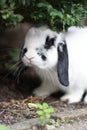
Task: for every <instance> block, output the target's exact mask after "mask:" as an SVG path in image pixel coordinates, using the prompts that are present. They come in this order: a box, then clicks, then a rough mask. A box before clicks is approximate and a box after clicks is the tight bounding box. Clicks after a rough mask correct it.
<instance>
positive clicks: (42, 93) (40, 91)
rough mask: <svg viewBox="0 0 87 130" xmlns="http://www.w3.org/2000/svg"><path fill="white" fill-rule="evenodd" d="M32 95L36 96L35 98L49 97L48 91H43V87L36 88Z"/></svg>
mask: <svg viewBox="0 0 87 130" xmlns="http://www.w3.org/2000/svg"><path fill="white" fill-rule="evenodd" d="M33 94H34V95H36V96H44V97H47V96H49V95H50V94H49V91H47V90H46V89H44V87H39V88H36V89H35V90H34V91H33Z"/></svg>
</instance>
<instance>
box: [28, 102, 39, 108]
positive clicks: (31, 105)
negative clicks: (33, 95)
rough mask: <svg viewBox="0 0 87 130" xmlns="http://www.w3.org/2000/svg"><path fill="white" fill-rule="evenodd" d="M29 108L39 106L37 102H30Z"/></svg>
mask: <svg viewBox="0 0 87 130" xmlns="http://www.w3.org/2000/svg"><path fill="white" fill-rule="evenodd" d="M28 107H29V108H37V104H34V103H28Z"/></svg>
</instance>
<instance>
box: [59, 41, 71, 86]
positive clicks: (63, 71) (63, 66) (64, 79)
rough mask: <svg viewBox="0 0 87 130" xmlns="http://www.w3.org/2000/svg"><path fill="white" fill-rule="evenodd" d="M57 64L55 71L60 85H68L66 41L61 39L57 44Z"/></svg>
mask: <svg viewBox="0 0 87 130" xmlns="http://www.w3.org/2000/svg"><path fill="white" fill-rule="evenodd" d="M57 51H58V64H57V72H58V78H59V81H60V83H61V84H62V85H64V86H68V85H69V78H68V64H69V63H68V51H67V45H66V42H65V41H63V42H61V43H59V44H58V48H57Z"/></svg>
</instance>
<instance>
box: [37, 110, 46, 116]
mask: <svg viewBox="0 0 87 130" xmlns="http://www.w3.org/2000/svg"><path fill="white" fill-rule="evenodd" d="M36 113H37V114H38V115H39V116H42V115H43V111H41V110H37V111H36ZM43 116H44V115H43Z"/></svg>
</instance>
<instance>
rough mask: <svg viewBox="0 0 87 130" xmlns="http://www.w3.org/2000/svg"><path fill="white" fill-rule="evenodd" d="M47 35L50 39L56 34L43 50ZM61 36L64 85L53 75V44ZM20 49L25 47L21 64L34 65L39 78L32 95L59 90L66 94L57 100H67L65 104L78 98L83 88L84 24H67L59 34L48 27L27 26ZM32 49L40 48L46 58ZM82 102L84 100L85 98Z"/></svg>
mask: <svg viewBox="0 0 87 130" xmlns="http://www.w3.org/2000/svg"><path fill="white" fill-rule="evenodd" d="M47 35H49V36H50V37H51V38H52V37H54V36H56V37H57V38H56V40H55V47H54V46H53V47H51V48H50V49H49V50H48V51H47V50H44V49H43V45H44V44H45V40H46V37H47ZM63 39H65V40H66V43H67V49H68V56H69V70H68V72H69V86H68V87H65V86H63V85H62V84H61V83H60V82H59V80H58V76H57V59H58V53H57V46H58V43H60V42H61V41H62V40H63ZM24 48H28V51H27V52H26V54H25V56H24V57H23V58H22V61H23V62H24V64H25V65H27V66H32V67H34V69H35V70H36V72H37V73H38V74H39V75H40V77H41V79H42V85H41V86H40V87H39V88H36V89H35V90H34V94H35V95H39V96H49V95H50V94H51V93H53V92H56V91H58V90H62V91H64V92H65V93H66V94H65V95H64V96H63V97H62V98H61V100H63V101H65V100H68V102H69V103H75V102H79V101H80V100H81V98H82V95H83V93H84V91H87V58H86V56H87V27H84V28H76V27H70V28H69V29H68V32H67V33H60V34H57V33H56V32H53V31H52V30H50V29H48V28H31V29H30V30H29V31H28V33H27V35H26V38H25V44H24ZM36 48H40V49H41V51H43V53H45V54H46V56H47V60H46V61H43V60H42V59H41V57H40V56H39V55H38V54H37V51H36ZM30 58H32V59H31V60H30ZM84 101H85V102H87V97H85V99H84Z"/></svg>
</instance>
